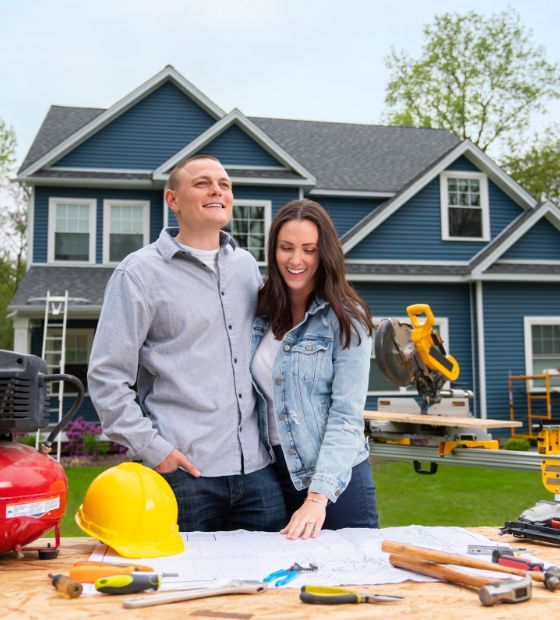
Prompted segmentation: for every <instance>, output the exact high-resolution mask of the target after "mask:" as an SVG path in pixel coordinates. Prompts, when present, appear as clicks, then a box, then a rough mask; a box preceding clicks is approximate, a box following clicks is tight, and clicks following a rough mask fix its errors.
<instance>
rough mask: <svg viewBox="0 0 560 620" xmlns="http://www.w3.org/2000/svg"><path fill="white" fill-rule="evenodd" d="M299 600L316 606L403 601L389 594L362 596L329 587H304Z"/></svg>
mask: <svg viewBox="0 0 560 620" xmlns="http://www.w3.org/2000/svg"><path fill="white" fill-rule="evenodd" d="M299 598H300V599H301V600H302V601H303V602H304V603H313V604H315V605H341V604H344V603H382V602H393V601H401V600H402V599H403V597H402V596H389V595H388V594H360V593H359V592H356V591H355V590H346V589H344V588H331V587H328V586H303V587H302V588H301V593H300V595H299Z"/></svg>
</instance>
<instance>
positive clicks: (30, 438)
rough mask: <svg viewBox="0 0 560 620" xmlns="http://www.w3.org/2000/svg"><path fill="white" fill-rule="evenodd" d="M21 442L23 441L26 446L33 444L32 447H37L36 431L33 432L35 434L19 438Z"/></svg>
mask: <svg viewBox="0 0 560 620" xmlns="http://www.w3.org/2000/svg"><path fill="white" fill-rule="evenodd" d="M19 443H22V444H24V445H26V446H31V447H32V448H34V447H35V443H36V440H35V433H33V435H24V436H23V437H20V438H19Z"/></svg>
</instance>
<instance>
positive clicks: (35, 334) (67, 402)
mask: <svg viewBox="0 0 560 620" xmlns="http://www.w3.org/2000/svg"><path fill="white" fill-rule="evenodd" d="M96 325H97V321H74V320H69V321H68V323H67V327H69V328H72V327H74V328H81V327H82V328H83V327H95V326H96ZM30 331H31V353H32V354H33V355H37V356H38V357H41V351H42V347H43V327H42V325H41V327H32V328H31V330H30ZM54 385H55V386H58V383H55V384H54ZM56 389H58V387H57V388H56ZM57 393H58V392H57ZM74 402H75V398H74V396H72V395H70V396H65V397H64V405H63V408H62V410H63V414H65V413H66V412H67V411H68V410H69V409H70V407H71V406H72V405H73V404H74ZM80 416H82V417H84V418H85V419H86V420H88V421H90V422H97V423H98V422H99V417H98V415H97V412H96V411H95V407H94V406H93V403H92V402H91V399H90V398H89V396H85V397H84V401H83V402H82V404H81V405H80V408H79V409H78V411H76V413H75V414H74V417H73V418H72V419H73V420H75V419H76V418H79V417H80ZM50 421H51V423H56V422H58V417H57V415H56V414H55V413H52V414H51V416H50Z"/></svg>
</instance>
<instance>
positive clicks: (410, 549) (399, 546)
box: [381, 540, 544, 582]
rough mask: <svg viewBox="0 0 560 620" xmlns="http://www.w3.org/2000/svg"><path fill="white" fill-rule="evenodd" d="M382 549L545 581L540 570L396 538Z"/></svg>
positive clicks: (432, 560) (386, 543)
mask: <svg viewBox="0 0 560 620" xmlns="http://www.w3.org/2000/svg"><path fill="white" fill-rule="evenodd" d="M381 549H382V550H383V551H386V552H387V553H398V554H404V555H407V556H416V557H417V558H420V559H423V560H430V561H431V562H439V563H440V564H454V565H455V566H468V567H469V568H480V569H482V570H492V571H496V572H499V573H508V574H510V575H519V576H521V577H524V576H525V575H530V576H531V577H532V578H533V579H534V580H535V581H542V582H544V573H541V572H538V571H524V570H522V569H520V568H514V567H510V566H502V565H501V564H494V563H493V562H484V561H483V560H477V559H476V558H469V557H466V556H462V555H457V554H454V553H445V552H444V551H434V550H433V549H425V548H424V547H417V546H416V545H407V544H405V543H400V542H396V541H394V540H384V541H383V544H382V545H381Z"/></svg>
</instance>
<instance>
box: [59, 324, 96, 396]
mask: <svg viewBox="0 0 560 620" xmlns="http://www.w3.org/2000/svg"><path fill="white" fill-rule="evenodd" d="M92 343H93V328H90V329H88V328H84V329H76V328H68V329H67V330H66V359H65V367H64V368H65V372H66V373H67V374H69V375H74V376H75V377H78V379H80V381H81V382H82V383H83V384H84V388H85V391H86V392H87V391H88V388H87V367H88V362H89V356H90V353H91V345H92ZM64 393H65V394H75V393H76V388H75V387H74V386H73V385H72V384H71V383H68V382H65V383H64Z"/></svg>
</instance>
